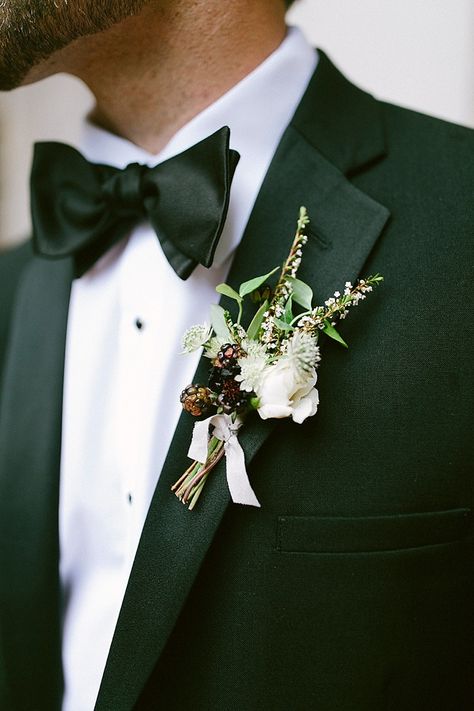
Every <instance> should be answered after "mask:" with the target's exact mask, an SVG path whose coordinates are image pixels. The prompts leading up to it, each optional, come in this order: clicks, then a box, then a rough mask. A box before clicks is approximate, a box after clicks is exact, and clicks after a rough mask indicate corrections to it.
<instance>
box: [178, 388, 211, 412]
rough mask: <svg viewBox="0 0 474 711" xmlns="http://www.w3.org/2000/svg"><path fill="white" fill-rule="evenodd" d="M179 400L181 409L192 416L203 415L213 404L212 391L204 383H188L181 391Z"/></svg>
mask: <svg viewBox="0 0 474 711" xmlns="http://www.w3.org/2000/svg"><path fill="white" fill-rule="evenodd" d="M180 402H181V404H182V406H183V410H186V412H189V413H190V414H191V415H194V417H199V416H200V415H205V414H206V413H207V412H208V411H209V409H210V408H211V407H212V405H213V404H214V403H213V398H212V393H211V391H210V390H209V388H206V386H205V385H188V386H187V387H186V388H184V390H183V392H182V393H181V397H180Z"/></svg>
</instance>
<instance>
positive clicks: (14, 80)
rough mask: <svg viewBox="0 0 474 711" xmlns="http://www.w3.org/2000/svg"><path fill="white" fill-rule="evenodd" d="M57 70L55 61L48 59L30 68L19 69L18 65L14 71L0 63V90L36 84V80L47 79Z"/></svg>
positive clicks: (4, 90) (5, 90)
mask: <svg viewBox="0 0 474 711" xmlns="http://www.w3.org/2000/svg"><path fill="white" fill-rule="evenodd" d="M59 71H60V69H59V68H58V67H56V66H55V63H54V62H51V61H48V60H46V61H42V62H39V63H38V64H35V65H34V66H33V67H30V68H23V69H21V68H20V67H18V68H16V70H15V71H12V70H9V71H7V70H4V67H3V66H2V64H1V63H0V92H7V91H13V90H14V89H19V88H20V87H22V86H28V85H29V84H36V82H39V81H41V80H42V79H47V78H48V77H50V76H52V75H53V74H57V73H58V72H59Z"/></svg>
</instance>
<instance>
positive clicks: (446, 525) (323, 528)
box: [277, 509, 471, 553]
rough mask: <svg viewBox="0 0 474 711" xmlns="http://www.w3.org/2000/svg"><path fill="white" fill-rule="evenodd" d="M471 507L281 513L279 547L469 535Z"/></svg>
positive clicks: (370, 544)
mask: <svg viewBox="0 0 474 711" xmlns="http://www.w3.org/2000/svg"><path fill="white" fill-rule="evenodd" d="M470 523H471V511H470V509H451V510H449V511H431V512H426V513H416V514H400V515H392V516H364V517H356V518H353V517H320V516H279V517H278V531H277V549H278V550H280V551H282V552H287V553H291V552H295V553H357V552H371V551H390V550H400V549H406V548H418V547H420V546H430V545H436V544H440V543H449V542H451V541H456V540H458V539H460V538H463V537H464V536H465V535H467V533H468V530H469V526H470Z"/></svg>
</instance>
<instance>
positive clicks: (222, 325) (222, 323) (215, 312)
mask: <svg viewBox="0 0 474 711" xmlns="http://www.w3.org/2000/svg"><path fill="white" fill-rule="evenodd" d="M211 324H212V328H213V329H214V331H215V333H216V336H218V337H219V338H223V339H224V341H228V342H232V336H231V334H230V331H229V327H228V326H227V323H226V320H225V311H224V309H223V308H222V306H219V304H212V305H211Z"/></svg>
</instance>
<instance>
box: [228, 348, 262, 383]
mask: <svg viewBox="0 0 474 711" xmlns="http://www.w3.org/2000/svg"><path fill="white" fill-rule="evenodd" d="M237 362H238V364H239V366H240V373H239V375H236V376H235V380H236V381H237V382H238V383H240V389H241V390H245V392H248V393H251V392H256V391H257V390H258V389H259V388H260V385H261V383H262V378H263V373H264V371H265V368H266V367H267V355H266V354H265V355H261V354H259V353H256V352H255V353H253V354H249V355H247V356H244V357H243V358H239V360H238V361H237Z"/></svg>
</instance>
